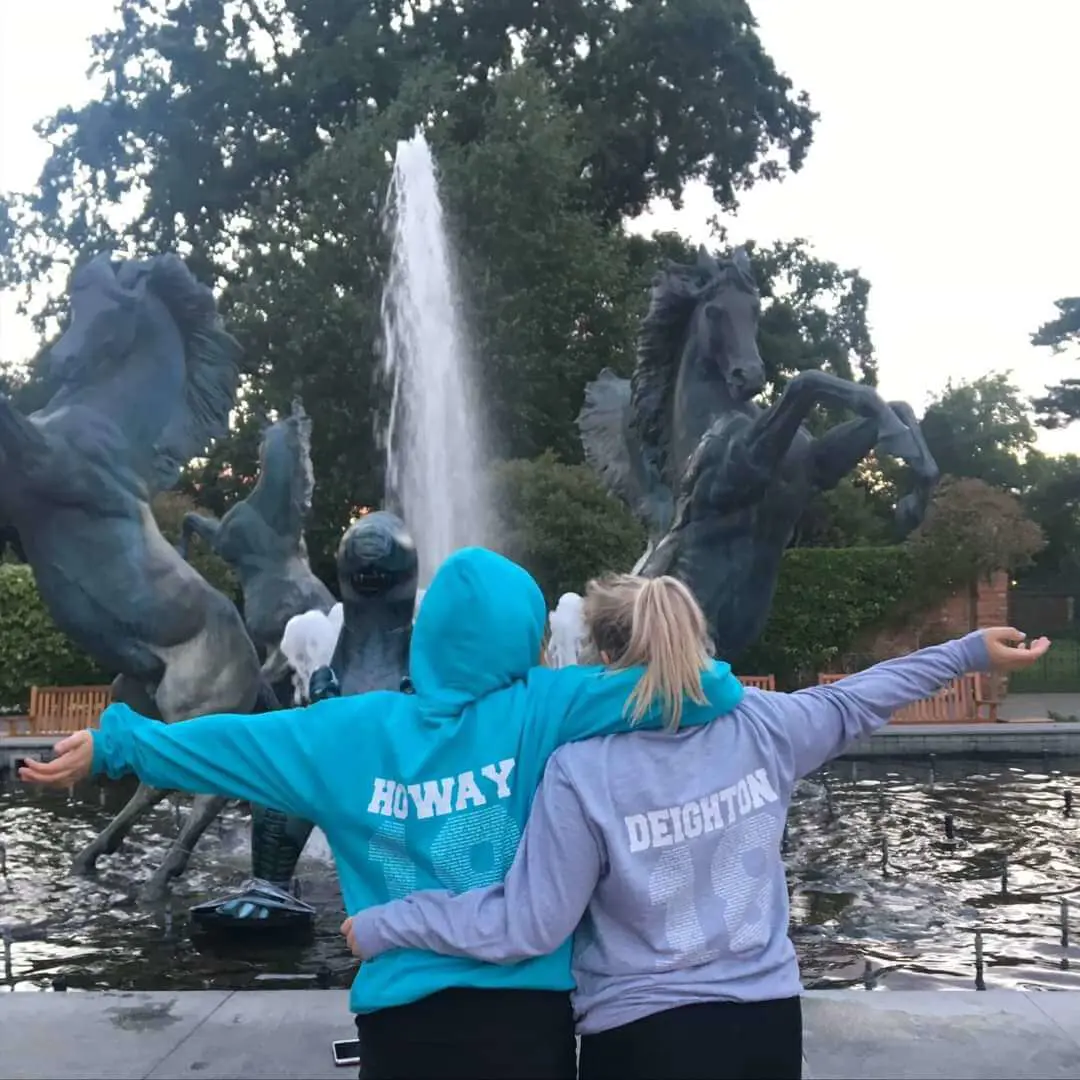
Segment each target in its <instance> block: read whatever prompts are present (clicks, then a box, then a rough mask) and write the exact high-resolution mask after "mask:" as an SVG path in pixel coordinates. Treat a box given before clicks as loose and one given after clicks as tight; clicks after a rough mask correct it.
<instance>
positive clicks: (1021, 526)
mask: <svg viewBox="0 0 1080 1080" xmlns="http://www.w3.org/2000/svg"><path fill="white" fill-rule="evenodd" d="M1045 543H1046V541H1045V538H1044V537H1043V533H1042V530H1041V529H1040V528H1039V526H1038V525H1037V524H1035V522H1033V521H1032V520H1031V519H1030V518H1028V517H1027V516H1026V515H1025V513H1024V507H1023V505H1022V504H1021V502H1020V500H1019V499H1018V498H1017V497H1016V496H1014V495H1011V494H1009V493H1008V492H1007V491H1002V490H1001V489H1000V488H995V487H991V486H990V485H989V484H988V483H986V482H985V481H983V480H977V479H975V478H972V477H951V476H950V477H946V478H945V479H944V480H943V481H942V483H941V486H940V487H939V488H938V490H937V492H936V493H935V495H934V499H933V501H932V502H931V504H930V509H929V511H928V512H927V515H926V519H925V521H923V523H922V525H920V526H919V528H918V529H917V530H916V531H915V532H914V533H913V534H912V536H911V539H910V540H909V542H908V544H907V547H908V549H909V550H910V552H911V554H912V559H913V566H914V567H915V569H916V571H917V576H918V578H919V580H920V581H921V582H923V583H924V584H926V583H929V584H930V585H932V586H933V587H940V586H943V585H947V586H956V585H962V584H966V583H969V582H971V581H972V580H973V579H974V577H975V576H977V575H979V574H989V573H992V572H993V571H995V570H1017V569H1021V568H1023V567H1026V566H1029V565H1030V564H1031V561H1032V559H1033V558H1034V557H1035V555H1036V554H1038V552H1039V551H1041V550H1042V548H1043V547H1044V546H1045Z"/></svg>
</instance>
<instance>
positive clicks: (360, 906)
mask: <svg viewBox="0 0 1080 1080" xmlns="http://www.w3.org/2000/svg"><path fill="white" fill-rule="evenodd" d="M546 619H547V609H546V605H545V603H544V598H543V595H542V594H541V592H540V589H539V587H538V586H537V584H536V582H535V581H534V580H533V579H532V577H531V576H530V575H529V574H528V573H527V572H526V571H525V570H523V569H522V568H521V567H520V566H517V565H516V564H514V563H512V562H510V561H509V560H507V559H504V558H502V557H501V556H499V555H496V554H495V553H493V552H490V551H486V550H484V549H481V548H468V549H464V550H462V551H459V552H457V553H456V554H454V555H452V556H451V557H450V558H449V559H447V560H446V562H445V563H443V565H442V566H441V567H440V568H439V570H438V572H437V573H436V575H435V577H434V579H433V580H432V583H431V587H430V588H429V589H428V591H427V593H426V595H425V597H424V602H423V604H422V605H421V607H420V611H419V614H418V616H417V620H416V625H415V628H414V630H413V637H412V645H411V649H410V655H409V665H410V676H411V678H412V683H413V689H414V693H412V694H401V693H396V692H391V691H376V692H373V693H368V694H362V695H357V696H353V697H343V698H332V699H329V700H326V701H323V702H320V703H319V704H316V705H311V706H308V707H306V708H300V709H286V710H282V711H280V712H273V713H264V714H260V715H251V716H247V715H244V716H239V715H220V716H204V717H199V718H197V719H193V720H188V721H185V722H183V723H180V724H173V725H168V726H167V725H164V724H161V723H158V722H157V721H154V720H150V719H147V718H145V717H143V716H140V715H138V714H137V713H135V712H133V711H132V710H131V709H130V708H128V707H127V706H125V705H112V706H110V707H109V708H108V709H106V710H105V712H104V713H103V714H102V717H101V723H100V727H99V729H98V730H97V731H94V732H80V733H78V734H77V735H73V736H71V737H69V738H67V739H65V740H63V741H62V742H60V743H59V744H58V745H57V747H56V755H57V756H56V757H55V759H54V760H53V761H51V762H48V763H41V762H34V761H27V763H26V764H25V766H24V768H23V769H22V770H21V772H20V775H21V776H22V778H23V779H24V780H26V781H30V782H37V783H47V784H53V785H56V786H62V787H66V786H69V785H70V784H72V783H74V782H75V781H77V780H79V779H80V778H82V777H84V776H87V775H89V774H90V773H107V774H108V775H109V776H111V777H114V778H115V777H119V776H122V775H124V774H125V773H135V774H136V775H137V776H138V777H139V779H140V780H142V781H144V782H145V783H147V784H151V785H153V786H154V787H157V788H162V789H167V790H182V791H189V792H194V793H206V794H218V795H225V796H228V797H231V798H236V799H246V800H248V801H250V802H254V803H261V804H263V805H268V806H274V807H277V808H278V809H281V810H283V811H285V812H287V813H289V814H295V815H297V816H298V817H303V818H306V819H307V820H309V821H314V822H316V823H317V824H318V825H319V826H320V827H321V828H322V830H323V831H324V832H325V834H326V837H327V839H328V841H329V843H330V847H331V849H332V851H333V853H334V859H335V862H336V865H337V870H338V876H339V878H340V881H341V890H342V894H343V898H344V901H345V906H346V909H347V911H349V912H350V913H355V912H358V911H362V910H364V909H365V908H368V907H371V906H373V905H376V904H383V903H386V902H388V901H390V900H394V899H399V898H402V897H405V896H408V895H409V894H410V893H412V892H415V891H416V890H419V889H434V888H442V889H451V890H453V891H454V892H463V891H465V890H468V889H472V888H477V887H480V886H485V885H490V884H493V883H495V882H498V881H501V880H502V879H503V877H504V876H505V874H506V871H507V869H508V868H509V867H510V865H511V863H512V862H513V860H514V855H515V852H516V851H517V847H518V843H519V841H520V839H521V835H522V831H523V829H524V825H525V822H526V820H527V818H528V815H529V810H530V807H531V805H532V800H533V796H534V794H535V792H536V789H537V787H538V786H539V784H540V779H541V777H542V776H543V772H544V767H545V765H546V763H547V760H548V758H549V757H550V756H551V755H552V753H553V752H554V751H555V750H556V749H557V748H558V747H559V746H560V745H562V744H564V743H567V742H573V741H576V740H581V739H588V738H592V737H593V736H596V735H604V734H611V733H615V732H619V731H626V730H628V729H629V728H630V726H631V724H632V723H634V724H636V725H637V726H640V727H644V728H659V727H661V726H662V725H663V723H664V721H665V713H664V710H663V708H661V707H660V706H659V704H658V706H657V707H656V708H648V709H646V710H644V711H642V710H641V709H635V704H634V701H633V700H631V699H632V697H633V694H634V691H635V687H636V686H637V684H638V681H639V679H640V678H641V677H642V676H643V675H646V676H647V675H648V674H649V667H648V666H646V667H645V668H632V669H627V670H624V671H618V672H609V671H605V670H604V669H603V668H601V667H569V668H560V669H557V670H553V669H548V668H544V667H542V666H538V662H539V660H540V655H541V648H542V641H543V634H544V628H545V624H546ZM742 696H743V689H742V686H741V684H740V683H739V682H738V680H737V679H736V678H735V677H734V676H733V675H732V673H731V670H730V668H729V666H728V665H727V664H725V663H722V662H720V661H711V662H709V663H708V664H707V667H706V670H705V671H704V674H703V676H702V681H701V693H700V694H695V695H694V697H695V700H685V701H683V702H682V704H681V712H682V724H683V725H684V726H693V725H700V724H703V723H706V722H708V721H710V720H712V719H714V718H716V717H718V716H721V715H723V714H726V713H730V712H731V711H732V710H733V709H734V708H735V706H736V705H738V703H739V702H740V701H741V700H742ZM570 956H571V942H570V940H569V938H568V939H567V941H565V942H564V943H562V944H561V945H560V946H559V947H558V948H556V949H555V950H554V951H553V952H552V953H550V954H549V955H547V956H538V957H535V958H532V959H530V960H528V961H526V962H525V963H522V964H519V965H516V966H514V967H506V966H500V965H495V964H488V963H484V962H480V961H476V960H472V959H468V958H464V957H452V956H438V955H436V954H434V953H431V952H425V951H420V950H412V949H404V950H399V951H395V952H392V953H387V954H386V955H385V956H380V957H379V958H378V959H376V960H373V961H371V962H369V963H364V964H362V965H361V967H360V970H359V972H358V974H357V976H356V979H355V981H354V982H353V987H352V992H351V996H350V1004H351V1008H352V1010H353V1012H355V1013H356V1014H357V1022H358V1028H359V1032H360V1043H361V1049H360V1057H361V1061H362V1063H363V1064H362V1070H363V1075H364V1077H365V1080H375V1078H379V1077H390V1076H393V1077H429V1078H438V1077H470V1078H480V1077H492V1078H495V1077H500V1078H504V1077H507V1078H508V1077H545V1078H547V1077H551V1078H557V1077H567V1078H570V1077H573V1076H574V1075H575V1046H574V1035H573V1016H572V1013H571V1009H570V1004H569V991H570V990H571V989H572V987H573V980H572V978H571V973H570Z"/></svg>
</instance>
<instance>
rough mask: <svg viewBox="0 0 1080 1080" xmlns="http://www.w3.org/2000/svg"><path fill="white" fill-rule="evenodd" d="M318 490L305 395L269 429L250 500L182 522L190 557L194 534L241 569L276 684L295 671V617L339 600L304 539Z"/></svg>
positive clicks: (253, 630) (255, 630) (247, 604)
mask: <svg viewBox="0 0 1080 1080" xmlns="http://www.w3.org/2000/svg"><path fill="white" fill-rule="evenodd" d="M314 491H315V476H314V473H313V471H312V468H311V418H310V417H309V416H308V415H307V413H305V412H304V406H303V404H302V403H301V402H300V400H299V399H297V400H295V401H293V403H292V411H291V413H290V414H289V415H288V416H285V417H283V418H282V419H280V420H278V421H277V422H276V423H273V424H270V425H269V426H268V427H267V428H266V429H265V430H264V431H263V436H262V442H261V443H260V445H259V478H258V480H257V481H256V482H255V486H254V488H252V490H251V493H250V494H249V495H248V496H247V498H245V499H241V500H240V501H239V502H237V503H235V504H234V505H233V506H231V507H229V510H228V511H227V512H226V513H225V515H224V516H223V517H222V519H221V520H220V521H217V520H215V519H214V518H210V517H203V516H202V515H200V514H186V515H185V516H184V522H183V525H182V527H181V536H180V544H179V551H180V554H181V555H182V556H184V557H185V558H186V557H187V552H188V544H189V542H190V540H191V537H192V536H198V537H199V538H200V539H201V540H203V541H204V542H205V543H206V544H207V546H208V547H209V548H210V550H211V551H213V552H214V553H215V554H217V555H218V556H219V557H220V558H221V559H223V560H224V561H225V562H226V563H228V565H229V566H231V567H232V569H233V570H234V571H235V573H236V576H237V578H238V580H239V582H240V588H241V591H242V593H243V598H244V622H245V623H246V625H247V629H248V633H249V634H250V635H251V640H252V641H253V642H254V643H255V648H256V649H257V650H258V652H259V657H260V659H261V660H263V661H264V663H263V673H264V674H265V676H266V678H267V680H268V682H269V683H270V684H271V685H273V686H275V687H276V686H277V684H278V683H279V682H281V680H282V679H283V678H284V676H285V675H286V673H287V671H288V660H287V659H286V658H285V656H284V655H283V654H282V652H281V637H282V635H283V634H284V633H285V626H286V624H287V623H288V621H289V620H290V619H291V618H292V617H293V616H294V615H300V614H302V613H303V612H305V611H321V612H323V613H324V614H325V613H326V612H328V611H329V610H330V609H331V608H332V607H333V606H334V597H333V594H332V593H331V592H330V590H329V589H328V588H327V587H326V586H325V585H324V584H323V583H322V582H321V581H320V580H319V579H318V578H317V577H316V576H315V574H314V573H313V572H312V569H311V565H310V563H309V562H308V554H307V544H306V542H305V540H304V528H305V526H306V524H307V521H308V518H309V517H310V515H311V500H312V496H313V494H314ZM282 704H284V705H292V704H293V702H292V701H291V700H287V701H283V702H282Z"/></svg>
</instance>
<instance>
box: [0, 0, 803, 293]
mask: <svg viewBox="0 0 1080 1080" xmlns="http://www.w3.org/2000/svg"><path fill="white" fill-rule="evenodd" d="M118 15H119V20H118V23H117V24H116V25H115V26H114V27H113V29H111V30H109V31H107V32H105V33H102V34H100V35H98V36H97V37H96V38H95V39H94V70H95V71H96V73H97V74H99V75H100V76H102V77H103V78H104V81H105V89H104V92H103V94H102V95H101V97H100V98H98V99H95V100H93V101H91V102H89V103H88V104H87V105H85V106H83V107H82V108H80V109H72V108H65V109H62V110H60V111H59V112H58V113H57V114H56V115H55V116H53V117H52V118H50V119H49V120H48V121H46V122H45V123H44V124H42V126H41V131H42V134H43V135H44V136H45V137H47V138H49V139H50V140H51V141H52V142H53V144H54V150H53V152H52V154H51V156H50V158H49V160H48V162H47V164H46V166H45V169H44V170H43V173H42V175H41V179H40V183H39V186H38V190H37V191H36V192H35V193H34V194H33V195H31V196H30V197H28V198H25V199H21V200H17V202H16V204H15V205H14V206H13V207H9V208H8V212H7V213H5V215H4V217H3V220H4V221H7V222H10V221H13V220H14V221H16V222H17V224H18V228H17V229H11V228H6V229H4V230H3V231H2V233H0V235H2V236H3V238H5V239H7V240H8V241H9V243H10V244H11V245H13V246H12V247H9V249H8V254H9V255H12V253H13V258H12V259H8V260H4V262H5V269H6V270H7V271H8V272H11V271H12V270H13V271H14V274H15V278H16V280H18V281H20V282H23V283H28V284H33V283H40V282H41V281H42V280H43V278H44V277H45V276H46V275H47V274H48V272H49V271H50V270H51V269H52V267H53V266H54V265H55V263H56V262H57V260H63V259H64V258H66V257H70V256H71V255H72V254H73V253H77V252H81V251H84V250H87V249H95V250H102V249H104V248H110V247H118V246H123V245H124V244H125V243H127V244H133V245H135V246H138V247H140V248H143V249H145V248H147V247H156V248H160V249H174V248H179V249H180V250H181V251H183V252H185V253H187V254H189V255H190V257H191V259H192V260H193V264H194V269H195V270H196V272H197V273H200V274H203V275H207V276H210V275H212V276H217V277H219V278H222V279H224V280H229V278H230V269H231V267H232V264H233V261H234V257H235V255H236V251H237V243H236V241H237V240H238V239H239V240H242V239H243V235H242V229H243V223H244V221H245V220H246V218H247V217H248V215H249V213H250V211H251V208H252V207H253V206H256V205H258V203H259V201H260V198H261V196H262V193H263V192H266V191H268V190H274V189H276V188H278V187H280V186H282V185H284V186H288V184H289V182H290V180H291V179H292V178H294V177H298V176H300V175H301V173H302V172H303V170H304V166H305V165H306V164H307V163H308V162H309V161H310V160H311V159H312V158H314V157H317V156H318V155H319V154H320V153H321V151H322V149H323V148H324V147H325V145H326V144H327V142H328V141H330V139H332V137H333V136H334V135H335V134H336V133H338V132H339V131H340V130H341V129H342V128H343V127H348V126H352V125H355V124H359V125H363V124H366V123H368V122H370V121H371V120H372V119H373V118H374V117H376V116H379V115H381V114H382V113H383V112H384V111H385V110H386V109H387V108H389V107H390V106H391V105H392V104H393V103H394V102H395V101H396V100H397V99H398V97H399V95H400V93H401V89H402V87H403V86H404V85H405V84H406V83H407V82H408V81H409V79H411V78H413V77H414V76H415V74H416V72H417V70H418V68H421V67H424V66H427V65H429V64H431V63H434V62H438V63H441V64H443V65H445V66H446V68H447V70H448V71H449V73H450V78H451V83H452V89H453V90H454V92H455V94H456V96H457V98H458V100H459V101H460V103H461V106H462V108H461V110H460V111H459V113H458V115H457V117H456V120H455V131H454V141H456V142H457V143H458V144H459V145H463V146H464V145H468V144H469V143H471V142H472V141H473V140H474V139H475V137H476V133H477V131H478V130H479V129H481V128H482V127H483V121H482V116H483V113H484V110H485V109H486V108H487V107H488V106H489V104H490V100H491V93H492V89H491V88H492V86H493V84H494V83H495V82H496V81H497V77H498V76H499V75H502V74H505V73H507V72H508V71H510V70H512V69H513V68H514V67H516V66H517V65H518V64H519V63H521V62H522V60H527V61H528V62H530V63H531V64H533V65H534V66H535V67H536V68H537V69H538V70H540V71H541V72H542V73H543V74H544V75H545V76H546V77H547V78H548V79H549V80H550V82H551V84H552V85H553V86H555V87H558V92H559V95H560V97H561V99H562V102H563V104H564V105H565V107H566V109H567V110H568V111H569V112H570V113H571V114H573V115H574V116H575V117H577V118H579V124H580V128H581V133H582V138H583V147H582V149H583V153H582V158H581V161H580V162H579V168H580V173H581V175H582V176H583V177H584V178H585V181H586V190H585V192H584V198H585V200H586V202H587V204H588V208H589V209H590V211H591V212H593V213H595V214H597V215H598V216H599V217H600V219H601V220H602V221H603V222H605V223H606V224H607V225H610V226H613V225H616V224H618V223H619V222H620V221H621V220H622V219H623V218H624V217H625V216H627V215H634V214H637V213H639V212H640V211H641V210H643V209H644V208H645V207H646V206H647V205H648V203H649V202H650V200H651V199H653V198H655V197H657V196H670V197H672V198H674V199H676V200H678V198H679V197H680V195H681V193H682V190H683V188H684V187H685V185H686V184H687V183H688V182H689V181H690V180H692V179H696V178H704V179H705V180H707V181H708V183H709V184H710V186H711V187H712V189H713V191H714V193H715V195H716V197H717V198H718V200H719V201H720V202H721V203H722V204H723V205H725V206H727V207H729V208H730V207H733V206H734V205H735V203H736V201H737V196H738V193H739V192H740V191H741V190H744V189H746V188H747V187H749V186H751V185H752V184H753V183H754V182H756V181H757V180H759V179H772V178H775V177H777V176H779V175H781V174H782V173H783V172H784V171H785V168H787V169H793V170H794V169H798V168H799V167H800V166H801V164H802V161H803V159H804V157H805V154H806V150H807V148H808V146H809V143H810V139H811V130H812V125H813V122H814V120H815V119H816V116H815V114H814V113H813V111H812V110H811V109H810V107H809V104H808V102H807V100H806V97H805V95H803V94H796V93H794V92H793V90H792V86H791V83H790V81H789V80H788V79H787V78H786V77H785V76H783V75H781V74H780V73H779V72H778V71H777V70H776V67H775V65H774V64H773V62H772V60H771V59H770V58H769V56H768V55H767V54H766V53H765V51H764V50H763V48H762V46H761V42H760V40H759V39H758V37H757V33H756V30H755V23H754V20H753V16H752V15H751V13H750V10H749V7H748V6H747V4H746V3H745V0H727V2H725V3H723V4H715V3H710V2H708V0H644V2H642V3H636V4H623V3H620V2H618V0H577V2H574V3H564V2H559V3H551V4H534V3H532V2H531V0H475V2H473V3H470V4H464V5H461V4H453V3H449V2H445V0H441V2H435V3H432V4H430V5H427V6H425V7H418V6H416V5H413V4H411V3H406V2H404V0H373V2H372V3H370V4H367V5H356V4H354V3H350V2H348V0H179V2H169V0H122V2H121V3H120V5H119V11H118ZM125 198H126V199H127V207H128V208H125V207H124V206H122V205H121V203H122V202H123V200H125ZM11 234H14V235H13V236H12V235H11Z"/></svg>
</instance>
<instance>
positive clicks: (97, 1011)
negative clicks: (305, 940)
mask: <svg viewBox="0 0 1080 1080" xmlns="http://www.w3.org/2000/svg"><path fill="white" fill-rule="evenodd" d="M805 1029H806V1071H805V1073H804V1077H805V1080H1080V992H1069V991H1062V992H1036V993H1022V992H1019V991H1010V990H990V991H986V992H982V993H979V992H976V991H974V990H969V991H877V992H874V993H866V992H862V991H814V992H811V993H808V994H807V995H806V1001H805ZM353 1031H354V1028H353V1025H352V1018H351V1016H350V1015H349V1013H348V997H347V994H346V993H345V992H343V991H336V990H262V991H259V990H247V991H239V992H236V993H229V992H218V991H188V992H175V993H174V992H159V993H152V994H149V993H148V994H121V993H89V994H80V993H74V992H68V993H66V994H49V993H33V992H27V993H18V994H0V1078H3V1080H99V1078H101V1080H105V1078H108V1080H128V1078H137V1080H180V1078H184V1080H191V1078H198V1080H260V1078H268V1080H278V1078H281V1080H285V1078H288V1080H336V1078H339V1077H341V1078H344V1077H354V1076H355V1075H356V1071H355V1069H354V1068H352V1067H346V1068H340V1069H339V1068H336V1067H335V1066H334V1064H333V1060H332V1056H331V1051H330V1044H331V1043H332V1042H333V1040H334V1039H348V1038H351V1037H352V1035H353Z"/></svg>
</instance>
